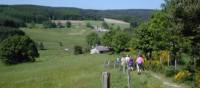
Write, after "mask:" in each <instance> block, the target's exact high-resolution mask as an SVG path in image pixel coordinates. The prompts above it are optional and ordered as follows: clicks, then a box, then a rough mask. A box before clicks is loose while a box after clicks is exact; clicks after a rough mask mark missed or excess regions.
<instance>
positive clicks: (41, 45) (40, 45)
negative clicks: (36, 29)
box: [39, 42, 45, 50]
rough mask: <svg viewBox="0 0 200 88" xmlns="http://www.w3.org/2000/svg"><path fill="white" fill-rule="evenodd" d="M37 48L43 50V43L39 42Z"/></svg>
mask: <svg viewBox="0 0 200 88" xmlns="http://www.w3.org/2000/svg"><path fill="white" fill-rule="evenodd" d="M39 49H40V50H45V48H44V44H43V43H42V42H41V43H40V44H39Z"/></svg>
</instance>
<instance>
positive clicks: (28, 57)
mask: <svg viewBox="0 0 200 88" xmlns="http://www.w3.org/2000/svg"><path fill="white" fill-rule="evenodd" d="M38 56H39V53H38V50H37V47H36V46H35V43H34V42H33V40H31V39H30V38H29V37H27V36H12V37H9V38H7V39H5V40H4V41H3V42H2V43H1V46H0V59H2V61H3V62H4V63H5V64H18V63H22V62H28V61H31V62H34V61H35V58H36V57H38Z"/></svg>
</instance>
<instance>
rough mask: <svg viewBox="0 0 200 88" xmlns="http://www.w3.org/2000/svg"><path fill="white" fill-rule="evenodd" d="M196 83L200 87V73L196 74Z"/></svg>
mask: <svg viewBox="0 0 200 88" xmlns="http://www.w3.org/2000/svg"><path fill="white" fill-rule="evenodd" d="M195 81H196V84H197V86H198V87H200V72H197V73H196V76H195Z"/></svg>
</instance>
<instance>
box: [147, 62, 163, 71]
mask: <svg viewBox="0 0 200 88" xmlns="http://www.w3.org/2000/svg"><path fill="white" fill-rule="evenodd" d="M144 67H145V69H148V70H151V71H155V72H162V71H163V70H164V69H163V66H162V64H161V63H160V61H145V63H144Z"/></svg>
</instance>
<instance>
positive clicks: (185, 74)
mask: <svg viewBox="0 0 200 88" xmlns="http://www.w3.org/2000/svg"><path fill="white" fill-rule="evenodd" d="M190 75H191V73H190V72H189V71H186V70H183V71H180V72H178V73H177V74H176V75H175V77H174V79H175V80H176V81H181V80H182V81H183V80H185V79H186V78H187V77H189V76H190Z"/></svg>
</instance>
